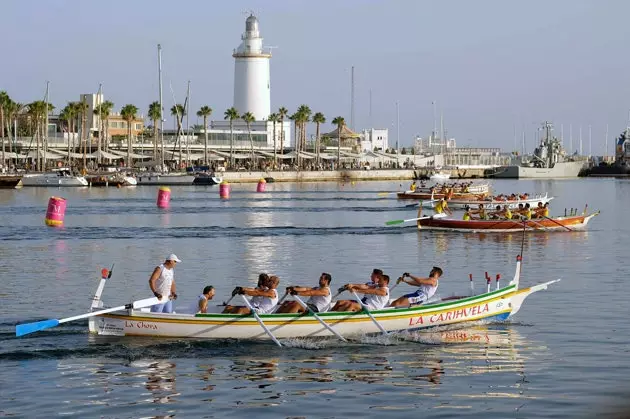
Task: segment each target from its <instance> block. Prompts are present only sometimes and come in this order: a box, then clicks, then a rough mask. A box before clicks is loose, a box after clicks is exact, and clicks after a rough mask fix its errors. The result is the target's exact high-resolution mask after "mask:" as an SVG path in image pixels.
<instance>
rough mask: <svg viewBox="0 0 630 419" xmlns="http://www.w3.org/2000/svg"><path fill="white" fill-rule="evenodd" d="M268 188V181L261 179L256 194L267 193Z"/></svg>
mask: <svg viewBox="0 0 630 419" xmlns="http://www.w3.org/2000/svg"><path fill="white" fill-rule="evenodd" d="M266 187H267V181H266V180H265V179H263V178H260V180H259V181H258V186H256V192H265V189H266Z"/></svg>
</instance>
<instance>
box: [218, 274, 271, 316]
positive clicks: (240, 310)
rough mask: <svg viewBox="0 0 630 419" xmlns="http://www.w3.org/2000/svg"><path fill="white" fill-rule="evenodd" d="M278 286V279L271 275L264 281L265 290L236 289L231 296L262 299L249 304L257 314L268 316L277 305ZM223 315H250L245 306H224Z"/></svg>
mask: <svg viewBox="0 0 630 419" xmlns="http://www.w3.org/2000/svg"><path fill="white" fill-rule="evenodd" d="M279 284H280V278H278V277H277V276H275V275H271V276H270V277H269V279H268V280H267V281H266V287H267V289H264V290H261V289H258V288H246V287H236V288H234V291H232V295H236V294H240V295H249V296H250V297H262V298H260V299H258V300H256V301H251V302H250V304H251V306H252V307H253V308H254V310H255V311H256V313H257V314H269V313H272V312H273V311H274V310H275V309H276V304H278V290H277V288H278V285H279ZM223 313H229V314H251V311H250V309H249V308H248V307H247V306H231V305H228V306H225V309H224V310H223Z"/></svg>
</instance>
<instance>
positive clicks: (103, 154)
mask: <svg viewBox="0 0 630 419" xmlns="http://www.w3.org/2000/svg"><path fill="white" fill-rule="evenodd" d="M92 156H94V157H99V156H100V157H103V158H105V159H108V160H120V159H122V158H123V157H122V156H119V155H117V154H112V153H108V152H107V151H103V150H101V151H95V152H94V153H92Z"/></svg>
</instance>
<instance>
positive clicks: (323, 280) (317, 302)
mask: <svg viewBox="0 0 630 419" xmlns="http://www.w3.org/2000/svg"><path fill="white" fill-rule="evenodd" d="M330 281H332V277H331V276H330V274H327V273H322V274H321V275H320V277H319V286H317V287H313V288H309V287H298V286H294V287H287V292H288V293H290V294H291V295H303V296H307V297H311V298H309V299H308V300H307V301H306V305H307V306H308V308H309V310H311V311H312V312H314V313H321V312H324V311H326V310H327V309H328V306H329V305H330V301H331V299H332V296H331V294H330ZM305 311H306V310H305V309H304V307H302V305H300V303H298V302H297V301H285V302H284V303H283V304H282V305H281V306H280V308H279V309H278V310H277V311H276V313H303V312H305Z"/></svg>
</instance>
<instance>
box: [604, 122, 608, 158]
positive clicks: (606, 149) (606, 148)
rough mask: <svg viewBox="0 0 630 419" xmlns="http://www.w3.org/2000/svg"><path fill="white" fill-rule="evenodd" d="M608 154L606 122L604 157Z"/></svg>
mask: <svg viewBox="0 0 630 419" xmlns="http://www.w3.org/2000/svg"><path fill="white" fill-rule="evenodd" d="M606 156H608V124H606V140H605V141H604V158H606Z"/></svg>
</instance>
